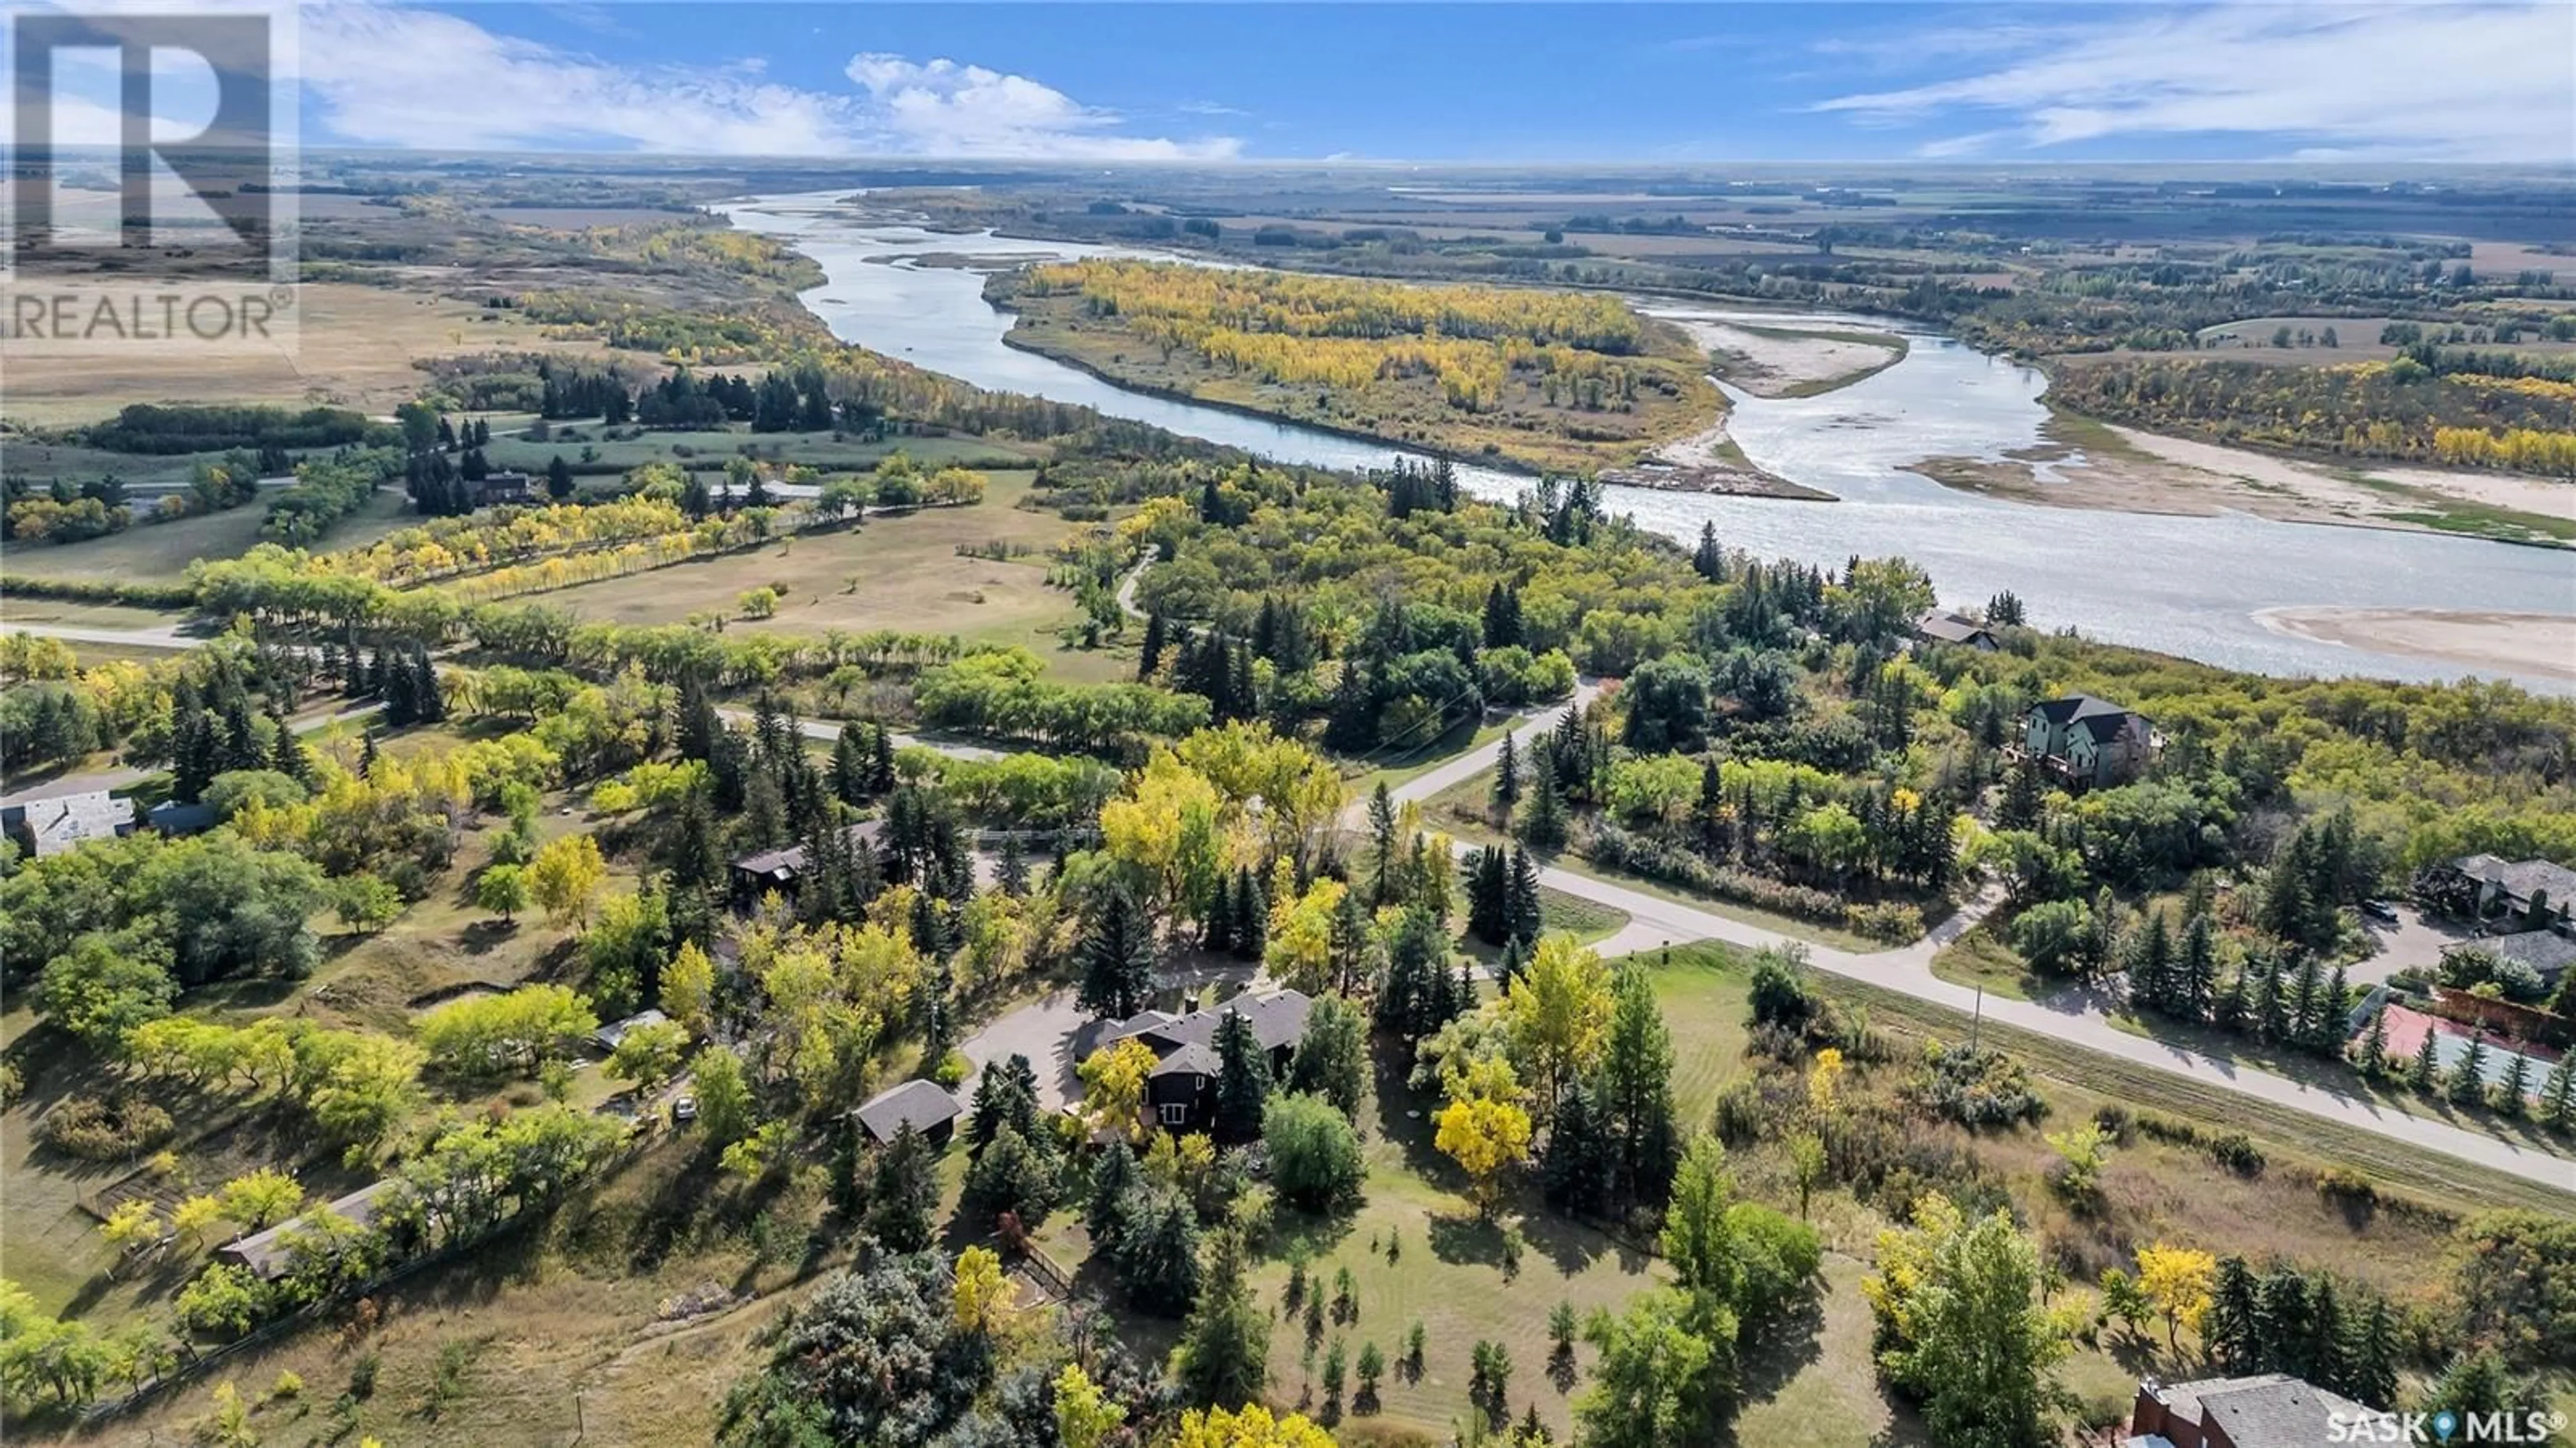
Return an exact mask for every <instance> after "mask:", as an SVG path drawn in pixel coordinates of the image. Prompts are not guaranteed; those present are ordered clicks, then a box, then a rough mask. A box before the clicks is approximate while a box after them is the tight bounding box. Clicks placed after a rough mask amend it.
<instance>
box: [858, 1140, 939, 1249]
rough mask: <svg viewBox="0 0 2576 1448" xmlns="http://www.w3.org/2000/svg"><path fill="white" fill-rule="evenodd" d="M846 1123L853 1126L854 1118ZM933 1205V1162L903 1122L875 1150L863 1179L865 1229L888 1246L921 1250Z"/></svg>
mask: <svg viewBox="0 0 2576 1448" xmlns="http://www.w3.org/2000/svg"><path fill="white" fill-rule="evenodd" d="M851 1129H852V1130H854V1131H855V1130H857V1129H858V1128H857V1126H856V1124H855V1123H853V1124H852V1126H851ZM938 1205H939V1163H938V1162H937V1160H936V1159H935V1158H934V1155H933V1153H932V1152H931V1149H930V1143H928V1142H926V1141H924V1140H922V1139H921V1137H920V1135H919V1134H917V1133H916V1132H914V1131H913V1129H912V1123H911V1122H909V1121H907V1122H904V1123H903V1124H901V1125H899V1126H897V1127H896V1128H895V1132H894V1139H893V1140H891V1141H889V1142H887V1143H886V1145H885V1149H884V1150H883V1151H881V1152H878V1153H877V1159H876V1170H875V1171H874V1172H873V1173H871V1179H870V1181H869V1183H868V1212H867V1224H868V1231H869V1232H871V1233H873V1234H874V1235H875V1237H876V1239H877V1240H878V1241H879V1242H881V1243H883V1244H885V1246H886V1248H887V1249H888V1250H889V1251H895V1252H918V1251H921V1250H922V1249H923V1248H925V1247H928V1246H929V1245H930V1231H931V1222H930V1214H931V1212H932V1210H933V1209H934V1208H936V1207H937V1206H938Z"/></svg>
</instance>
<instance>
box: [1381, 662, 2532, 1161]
mask: <svg viewBox="0 0 2576 1448" xmlns="http://www.w3.org/2000/svg"><path fill="white" fill-rule="evenodd" d="M1597 692H1598V689H1597V688H1595V687H1592V686H1586V689H1585V692H1584V694H1583V697H1585V698H1587V699H1588V698H1589V697H1591V696H1592V695H1593V694H1597ZM1564 716H1565V708H1564V706H1563V705H1559V706H1558V707H1556V708H1554V709H1551V710H1548V711H1547V712H1545V713H1543V714H1538V715H1534V716H1532V717H1531V719H1530V721H1529V724H1528V726H1527V727H1528V728H1529V729H1531V730H1533V731H1543V730H1547V729H1553V728H1555V727H1556V724H1557V721H1558V720H1560V719H1562V718H1563V717H1564ZM1502 747H1503V746H1502V741H1501V740H1499V739H1498V740H1495V741H1494V742H1493V743H1491V744H1487V745H1484V746H1481V747H1479V748H1476V749H1471V750H1469V751H1467V752H1466V753H1465V754H1462V755H1460V756H1458V757H1457V758H1456V759H1452V760H1450V761H1448V762H1446V763H1444V764H1442V765H1441V766H1440V767H1439V768H1437V769H1434V770H1430V771H1428V772H1426V773H1424V774H1421V775H1418V776H1416V777H1414V778H1412V779H1410V780H1407V781H1405V782H1404V784H1402V785H1401V786H1398V787H1396V788H1393V789H1390V790H1389V791H1388V793H1389V794H1390V795H1391V796H1393V797H1394V798H1395V800H1396V801H1397V802H1399V803H1401V802H1404V801H1407V800H1427V799H1429V798H1430V797H1431V796H1433V795H1435V794H1438V793H1439V792H1440V791H1442V790H1444V789H1447V788H1449V787H1450V786H1452V785H1455V784H1458V783H1461V782H1463V781H1465V780H1468V779H1472V778H1474V777H1475V776H1476V775H1478V774H1481V773H1483V772H1484V771H1485V770H1488V769H1491V768H1492V767H1493V765H1494V760H1495V758H1496V757H1497V756H1499V755H1500V754H1501V753H1502ZM1462 853H1463V849H1462ZM1539 883H1541V884H1543V885H1546V886H1547V887H1548V888H1550V889H1553V890H1561V891H1563V892H1564V893H1566V894H1568V895H1573V896H1576V897H1578V898H1581V899H1585V900H1591V901H1595V902H1597V903H1599V904H1603V905H1609V906H1613V907H1616V908H1617V909H1620V910H1624V911H1626V912H1628V916H1629V923H1628V925H1627V927H1626V928H1625V929H1623V930H1621V931H1620V932H1619V933H1618V934H1616V935H1614V936H1612V937H1611V938H1610V939H1609V940H1607V941H1604V942H1602V945H1601V947H1600V948H1601V953H1602V954H1603V955H1604V956H1615V955H1621V954H1628V953H1631V952H1634V951H1639V950H1652V949H1654V948H1655V947H1656V946H1658V945H1665V944H1670V945H1683V944H1688V943H1689V942H1692V941H1698V940H1723V941H1727V942H1729V943H1730V944H1735V945H1741V946H1746V947H1750V948H1756V949H1758V948H1760V947H1762V946H1766V945H1783V946H1786V945H1794V946H1797V947H1799V948H1800V949H1801V950H1803V951H1804V952H1805V953H1806V957H1807V961H1808V963H1809V964H1810V965H1812V966H1814V967H1815V968H1816V969H1818V970H1822V971H1825V972H1827V973H1829V974H1832V975H1839V976H1846V977H1849V978H1850V979H1853V980H1857V981H1865V982H1867V983H1869V984H1871V985H1874V986H1878V987H1880V988H1882V989H1885V990H1892V991H1896V992H1898V993H1900V994H1903V995H1908V996H1912V997H1913V998H1915V999H1916V1000H1920V1001H1928V1002H1930V1003H1931V1004H1933V1005H1938V1006H1948V1007H1949V1008H1951V1009H1952V1010H1956V1011H1960V1012H1962V1013H1966V1012H1971V1011H1977V1012H1981V1013H1982V1014H1983V1015H1984V1017H1985V1018H1986V1019H1988V1020H1991V1021H1997V1022H2000V1023H2002V1024H2004V1025H2007V1026H2018V1027H2020V1028H2021V1029H2023V1030H2026V1031H2031V1032H2034V1033H2036V1034H2039V1035H2043V1036H2047V1037H2049V1038H2050V1039H2052V1040H2058V1041H2064V1042H2067V1043H2068V1044H2070V1045H2076V1046H2082V1047H2084V1048H2086V1049H2088V1050H2093V1051H2099V1052H2101V1053H2102V1054H2104V1055H2106V1056H2116V1057H2118V1058H2119V1059H2121V1060H2123V1061H2127V1062H2130V1063H2132V1064H2135V1065H2140V1066H2145V1067H2149V1068H2151V1069H2153V1070H2158V1071H2163V1072H2166V1073H2167V1074H2170V1075H2174V1076H2181V1077H2184V1078H2187V1079H2189V1080H2192V1081H2197V1082H2200V1083H2201V1084H2203V1085H2208V1086H2215V1087H2218V1088H2219V1089H2221V1090H2226V1091H2233V1092H2235V1093H2236V1094H2238V1095H2240V1096H2247V1097H2251V1098H2253V1099H2255V1100H2257V1101H2261V1102H2264V1103H2266V1104H2269V1105H2274V1106H2284V1107H2288V1108H2289V1109H2291V1110H2293V1111H2303V1112H2306V1113H2307V1114H2309V1115H2311V1116H2317V1117H2322V1118H2324V1119H2326V1120H2328V1121H2332V1122H2335V1123H2336V1124H2338V1125H2341V1126H2347V1127H2351V1128H2352V1129H2354V1130H2357V1131H2367V1132H2370V1133H2373V1134H2374V1135H2378V1136H2384V1137H2387V1138H2389V1139H2391V1140H2394V1141H2400V1142H2404V1143H2406V1144H2407V1145H2409V1146H2415V1147H2420V1148H2421V1149H2423V1150H2425V1151H2428V1152H2437V1153H2439V1154H2441V1155H2444V1156H2449V1157H2455V1158H2458V1159H2459V1160H2461V1161H2467V1162H2474V1163H2476V1164H2477V1165H2479V1166H2483V1167H2489V1168H2492V1169H2494V1170H2496V1171H2500V1172H2504V1173H2506V1174H2508V1175H2511V1176H2516V1177H2520V1178H2522V1179H2524V1180H2526V1181H2532V1182H2538V1183H2540V1184H2541V1185H2543V1186H2548V1187H2555V1188H2557V1189H2559V1190H2561V1191H2567V1192H2576V1161H2570V1160H2569V1159H2567V1158H2565V1157H2561V1156H2555V1155H2552V1154H2550V1153H2548V1152H2545V1151H2540V1150H2537V1149H2535V1148H2531V1147H2525V1146H2521V1145H2517V1144H2516V1143H2514V1142H2510V1141H2506V1140H2503V1139H2501V1138H2499V1137H2494V1136H2489V1135H2486V1134H2485V1133H2483V1132H2477V1131H2470V1130H2466V1129H2463V1128H2461V1127H2457V1126H2453V1125H2451V1124H2450V1123H2449V1122H2446V1121H2440V1120H2436V1119H2434V1118H2432V1117H2425V1116H2414V1115H2410V1114H2408V1113H2406V1112H2403V1111H2397V1110H2392V1109H2389V1108H2386V1107H2382V1106H2379V1105H2377V1104H2375V1103H2373V1102H2371V1101H2369V1100H2367V1099H2363V1098H2359V1097H2355V1096H2350V1095H2346V1094H2342V1093H2339V1092H2337V1091H2334V1090H2332V1089H2330V1088H2328V1087H2325V1086H2317V1085H2310V1084H2307V1083H2304V1082H2299V1081H2293V1080H2291V1079H2290V1078H2288V1077H2286V1076H2281V1075H2276V1074H2274V1073H2272V1072H2270V1071H2263V1070H2257V1069H2255V1068H2253V1067H2250V1066H2246V1065H2243V1064H2240V1063H2237V1062H2233V1061H2225V1060H2220V1059H2218V1058H2216V1057H2212V1056H2204V1055H2202V1054H2200V1053H2198V1052H2196V1051H2189V1050H2185V1049H2183V1048H2182V1047H2179V1046H2175V1045H2171V1044H2169V1043H2166V1042H2163V1041H2157V1040H2152V1039H2149V1038H2147V1037H2143V1036H2133V1035H2131V1034H2129V1033H2128V1032H2126V1031H2123V1030H2120V1029H2119V1028H2118V1027H2116V1026H2114V1025H2112V1024H2111V1022H2110V1021H2109V1020H2107V1019H2105V1018H2104V1017H2103V1016H2101V1015H2100V1014H2098V1013H2096V1012H2092V1011H2087V1010H2082V1009H2076V1008H2068V1007H2061V1006H2053V1005H2048V1004H2044V1003H2042V1002H2038V1001H2024V1000H2012V999H2010V998H2007V997H2001V996H1991V995H1989V996H1984V997H1983V998H1982V999H1981V998H1980V997H1979V995H1978V993H1977V992H1976V991H1975V990H1974V989H1973V988H1972V987H1969V986H1963V985H1956V984H1953V983H1952V982H1949V981H1946V980H1943V979H1941V978H1940V977H1938V976H1936V975H1934V974H1933V973H1932V957H1933V955H1934V954H1935V953H1936V952H1938V951H1939V950H1940V949H1941V947H1942V946H1944V945H1947V944H1948V943H1949V942H1950V941H1952V940H1954V939H1956V938H1957V937H1958V936H1959V935H1961V934H1963V933H1965V932H1966V931H1967V930H1968V928H1969V927H1971V926H1973V925H1974V924H1975V923H1976V922H1977V921H1978V920H1980V919H1982V918H1984V916H1985V912H1986V911H1987V910H1990V909H1992V908H1993V906H1994V904H1995V900H1994V899H1993V898H1992V897H1991V896H1982V897H1980V898H1979V899H1977V900H1975V901H1972V902H1970V903H1969V904H1968V905H1967V906H1966V907H1965V908H1963V909H1962V910H1960V911H1959V912H1958V913H1957V914H1956V915H1953V916H1952V917H1950V918H1949V919H1948V920H1945V921H1943V922H1941V924H1940V925H1939V926H1937V927H1935V928H1934V929H1933V931H1932V932H1931V933H1930V934H1929V935H1927V936H1925V937H1924V938H1923V939H1921V940H1918V941H1915V942H1914V943H1913V944H1911V945H1904V946H1898V947H1896V948H1894V949H1892V950H1882V951H1873V952H1869V953H1866V954H1863V953H1858V952H1854V951H1848V950H1838V949H1835V948H1833V947H1831V946H1826V945H1818V944H1815V943H1813V942H1811V941H1804V940H1800V939H1798V938H1796V937H1794V936H1789V935H1783V934H1780V933H1779V932H1777V931H1772V930H1765V929H1763V928H1762V927H1760V926H1758V925H1748V924H1746V923H1745V922H1743V921H1741V920H1733V919H1729V918H1727V917H1726V916H1723V915H1716V914H1712V913H1710V912H1709V911H1706V910H1701V909H1698V908H1696V907H1693V906H1690V905H1685V904H1681V903H1679V902H1677V901H1673V900H1668V899H1665V898H1664V897H1663V896H1660V895H1650V894H1648V893H1646V892H1644V891H1642V890H1635V889H1631V888H1629V887H1627V886H1625V885H1619V884H1614V883H1612V882H1610V881H1608V880H1600V879H1595V878H1594V877H1592V876H1590V875H1578V874H1576V873H1574V872H1573V871H1571V870H1565V869H1559V868H1557V867H1554V866H1546V867H1542V868H1541V869H1540V871H1539Z"/></svg>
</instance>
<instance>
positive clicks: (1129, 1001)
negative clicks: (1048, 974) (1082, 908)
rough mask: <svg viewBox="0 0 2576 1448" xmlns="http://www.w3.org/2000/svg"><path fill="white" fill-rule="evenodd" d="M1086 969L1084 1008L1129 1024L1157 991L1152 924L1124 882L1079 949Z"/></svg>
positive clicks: (1114, 886) (1114, 887)
mask: <svg viewBox="0 0 2576 1448" xmlns="http://www.w3.org/2000/svg"><path fill="white" fill-rule="evenodd" d="M1075 958H1076V959H1077V961H1078V962H1079V963H1080V965H1081V967H1082V990H1081V996H1080V999H1081V1003H1082V1008H1083V1009H1084V1010H1087V1011H1089V1012H1091V1013H1092V1014H1093V1015H1096V1016H1104V1017H1107V1018H1108V1019H1110V1020H1121V1021H1123V1020H1125V1019H1126V1018H1128V1017H1129V1016H1132V1015H1134V1014H1136V1013H1137V1012H1138V1011H1141V1010H1143V1009H1144V1008H1145V1004H1146V1002H1147V1001H1148V1000H1150V999H1151V998H1152V997H1153V993H1154V926H1153V922H1152V921H1150V920H1148V919H1146V918H1145V915H1144V912H1143V911H1141V910H1139V909H1137V908H1136V899H1135V897H1134V896H1133V895H1130V894H1129V893H1127V887H1126V886H1125V885H1124V884H1122V883H1117V882H1112V883H1111V885H1110V887H1109V889H1108V890H1107V891H1106V892H1105V893H1104V895H1103V897H1102V899H1101V901H1100V905H1099V909H1098V911H1097V913H1095V914H1094V916H1093V917H1092V920H1091V922H1090V924H1089V926H1088V927H1087V928H1086V929H1085V930H1084V931H1083V934H1082V942H1081V944H1080V945H1078V946H1076V947H1075Z"/></svg>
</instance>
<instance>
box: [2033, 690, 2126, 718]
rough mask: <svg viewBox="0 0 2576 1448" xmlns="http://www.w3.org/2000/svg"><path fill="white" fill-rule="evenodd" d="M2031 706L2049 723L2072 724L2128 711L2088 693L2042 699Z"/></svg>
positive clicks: (2123, 713)
mask: <svg viewBox="0 0 2576 1448" xmlns="http://www.w3.org/2000/svg"><path fill="white" fill-rule="evenodd" d="M2031 707H2032V708H2033V709H2036V710H2038V711H2039V712H2040V715H2041V717H2043V718H2045V719H2047V720H2048V722H2049V723H2051V724H2072V723H2074V722H2075V721H2076V720H2078V719H2093V718H2100V717H2103V716H2106V715H2125V714H2127V713H2128V712H2129V711H2128V710H2126V709H2123V708H2121V707H2120V706H2119V705H2117V704H2114V703H2112V702H2111V701H2109V700H2107V699H2096V698H2094V697H2093V696H2092V695H2090V694H2069V695H2067V696H2066V697H2065V698H2063V699H2048V700H2043V701H2042V702H2040V703H2037V704H2033V705H2031Z"/></svg>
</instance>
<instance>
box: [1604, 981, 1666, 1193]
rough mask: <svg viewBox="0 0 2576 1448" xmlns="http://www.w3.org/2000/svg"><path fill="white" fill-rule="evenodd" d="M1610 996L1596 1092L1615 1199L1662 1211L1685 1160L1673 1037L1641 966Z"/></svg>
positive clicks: (1613, 986)
mask: <svg viewBox="0 0 2576 1448" xmlns="http://www.w3.org/2000/svg"><path fill="white" fill-rule="evenodd" d="M1610 991H1611V1005H1610V1030H1609V1038H1608V1041H1607V1043H1606V1044H1605V1045H1604V1047H1603V1050H1602V1055H1601V1069H1600V1074H1599V1077H1598V1082H1599V1085H1598V1088H1597V1089H1598V1090H1599V1093H1600V1097H1601V1114H1602V1117H1603V1121H1604V1124H1605V1125H1606V1127H1607V1133H1608V1135H1609V1137H1610V1140H1611V1143H1612V1167H1613V1170H1612V1174H1611V1184H1612V1191H1613V1193H1614V1196H1615V1199H1616V1200H1618V1201H1619V1202H1621V1203H1623V1204H1625V1205H1628V1206H1632V1207H1633V1206H1645V1207H1654V1206H1660V1205H1662V1204H1663V1200H1664V1198H1665V1197H1666V1195H1668V1194H1669V1193H1670V1192H1671V1190H1672V1181H1673V1167H1674V1165H1675V1163H1676V1162H1677V1161H1679V1159H1680V1153H1681V1144H1680V1141H1681V1139H1680V1133H1679V1131H1678V1130H1677V1129H1676V1127H1675V1125H1674V1122H1673V1087H1672V1070H1673V1037H1672V1032H1670V1031H1669V1030H1667V1029H1666V1028H1665V1026H1664V1015H1663V1007H1662V1006H1661V1005H1660V1004H1659V1003H1658V1002H1657V1001H1656V999H1655V989H1654V986H1653V985H1652V984H1650V983H1649V982H1648V981H1647V979H1646V972H1645V971H1644V970H1643V969H1642V968H1641V967H1639V966H1638V965H1636V964H1634V963H1633V962H1631V963H1629V964H1625V965H1622V966H1621V967H1620V968H1619V969H1618V971H1617V972H1616V973H1615V974H1614V975H1613V976H1612V978H1611V983H1610Z"/></svg>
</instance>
